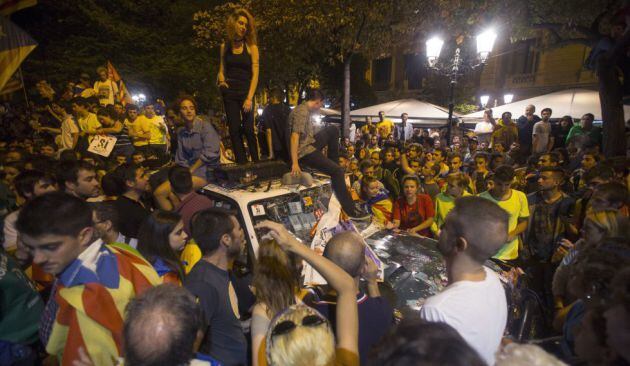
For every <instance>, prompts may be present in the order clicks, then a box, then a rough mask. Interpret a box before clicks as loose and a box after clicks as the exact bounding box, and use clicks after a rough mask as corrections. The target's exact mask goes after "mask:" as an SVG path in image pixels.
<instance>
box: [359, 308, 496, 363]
mask: <svg viewBox="0 0 630 366" xmlns="http://www.w3.org/2000/svg"><path fill="white" fill-rule="evenodd" d="M368 364H369V365H379V366H397V365H409V366H414V365H417V366H441V365H449V366H482V365H485V364H486V363H485V362H484V361H483V359H482V358H481V356H479V354H478V353H477V352H476V351H475V350H474V349H473V348H472V347H471V346H470V345H469V344H468V343H466V341H465V340H464V338H462V336H461V335H460V334H459V333H458V332H457V331H456V330H455V329H453V328H452V327H451V326H449V325H448V324H446V323H432V322H427V321H424V320H420V319H413V318H412V319H405V320H403V321H402V323H400V324H399V325H398V326H396V327H394V328H392V329H391V330H390V331H389V332H388V334H387V335H385V337H384V338H383V339H381V341H380V342H379V345H378V346H377V347H376V348H374V349H373V350H372V353H371V357H370V362H369V363H368Z"/></svg>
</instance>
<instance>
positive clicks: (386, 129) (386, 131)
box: [376, 119, 394, 138]
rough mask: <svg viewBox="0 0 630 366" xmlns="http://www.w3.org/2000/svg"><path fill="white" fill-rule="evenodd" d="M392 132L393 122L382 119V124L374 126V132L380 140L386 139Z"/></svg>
mask: <svg viewBox="0 0 630 366" xmlns="http://www.w3.org/2000/svg"><path fill="white" fill-rule="evenodd" d="M393 130H394V122H392V121H391V120H389V119H384V120H383V122H379V123H377V124H376V131H377V132H378V133H379V134H380V135H381V137H382V138H386V137H387V136H389V135H391V133H392V131H393Z"/></svg>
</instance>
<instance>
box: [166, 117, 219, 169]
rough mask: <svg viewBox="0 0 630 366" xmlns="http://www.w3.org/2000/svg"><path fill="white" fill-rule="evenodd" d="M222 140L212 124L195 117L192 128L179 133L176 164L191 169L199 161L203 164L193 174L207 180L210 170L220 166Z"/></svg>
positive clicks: (183, 129)
mask: <svg viewBox="0 0 630 366" xmlns="http://www.w3.org/2000/svg"><path fill="white" fill-rule="evenodd" d="M220 149H221V139H220V138H219V134H218V133H217V131H216V130H215V129H214V126H212V124H211V123H210V122H207V121H204V120H202V119H201V118H199V117H195V120H194V121H193V124H192V128H190V129H188V128H187V127H184V128H181V129H180V130H179V131H178V132H177V152H176V153H175V163H176V164H177V165H181V166H185V167H191V166H192V165H193V164H195V162H196V161H197V160H199V159H201V161H202V162H203V164H202V165H201V167H199V169H197V170H195V171H194V172H193V174H195V175H196V176H199V177H202V178H204V179H206V174H207V173H206V172H207V170H208V168H215V167H217V166H218V165H219V157H220Z"/></svg>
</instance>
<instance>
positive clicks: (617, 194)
mask: <svg viewBox="0 0 630 366" xmlns="http://www.w3.org/2000/svg"><path fill="white" fill-rule="evenodd" d="M18 177H19V176H18ZM15 185H16V188H17V178H16V179H15ZM594 194H597V195H598V196H601V198H603V199H604V200H606V202H608V203H609V204H610V205H613V206H619V207H623V206H624V205H627V204H628V198H629V195H628V188H627V187H626V186H625V185H623V184H621V183H619V182H610V183H604V184H600V185H599V186H597V188H595V192H594Z"/></svg>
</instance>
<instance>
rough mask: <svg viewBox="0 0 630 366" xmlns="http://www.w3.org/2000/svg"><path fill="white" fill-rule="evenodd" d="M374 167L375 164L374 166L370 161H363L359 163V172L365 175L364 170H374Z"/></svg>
mask: <svg viewBox="0 0 630 366" xmlns="http://www.w3.org/2000/svg"><path fill="white" fill-rule="evenodd" d="M373 166H374V164H372V162H371V161H370V159H364V160H361V162H360V163H359V171H360V172H361V173H363V171H364V170H366V169H369V168H372V167H373Z"/></svg>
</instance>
